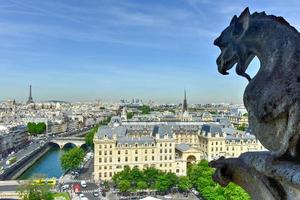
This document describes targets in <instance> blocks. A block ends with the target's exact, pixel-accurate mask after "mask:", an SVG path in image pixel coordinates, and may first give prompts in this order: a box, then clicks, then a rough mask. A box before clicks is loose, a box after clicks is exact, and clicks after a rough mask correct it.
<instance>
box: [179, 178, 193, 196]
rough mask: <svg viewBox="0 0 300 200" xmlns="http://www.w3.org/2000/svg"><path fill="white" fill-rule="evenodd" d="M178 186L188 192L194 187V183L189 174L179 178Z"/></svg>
mask: <svg viewBox="0 0 300 200" xmlns="http://www.w3.org/2000/svg"><path fill="white" fill-rule="evenodd" d="M177 187H178V189H179V190H181V191H183V192H186V191H188V190H189V189H191V188H192V183H191V181H190V179H189V178H188V177H187V176H180V177H179V178H178V183H177Z"/></svg>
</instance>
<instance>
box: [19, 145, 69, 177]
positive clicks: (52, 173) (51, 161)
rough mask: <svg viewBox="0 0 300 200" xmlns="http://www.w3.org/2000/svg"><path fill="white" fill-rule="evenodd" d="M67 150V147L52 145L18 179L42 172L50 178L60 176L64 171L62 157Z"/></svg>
mask: <svg viewBox="0 0 300 200" xmlns="http://www.w3.org/2000/svg"><path fill="white" fill-rule="evenodd" d="M66 150H67V149H66V148H64V149H60V148H59V147H57V146H53V147H51V149H50V150H49V151H48V152H47V153H46V154H45V155H44V156H43V157H42V158H41V159H40V160H38V161H37V162H36V163H35V164H33V165H32V166H31V167H30V168H29V169H28V170H27V171H25V173H24V174H22V175H21V176H20V177H19V178H18V179H23V180H24V179H28V178H30V177H32V176H33V175H35V174H42V175H44V176H46V177H48V178H51V177H56V178H59V177H60V176H61V175H62V174H63V173H64V171H63V169H62V168H61V165H60V157H61V155H62V154H63V153H64V152H65V151H66Z"/></svg>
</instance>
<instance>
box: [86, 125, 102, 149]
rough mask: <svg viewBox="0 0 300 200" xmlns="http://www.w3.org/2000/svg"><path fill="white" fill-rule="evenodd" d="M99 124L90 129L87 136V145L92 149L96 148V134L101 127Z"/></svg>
mask: <svg viewBox="0 0 300 200" xmlns="http://www.w3.org/2000/svg"><path fill="white" fill-rule="evenodd" d="M99 127H100V126H99V124H98V125H97V126H96V127H95V128H93V129H92V130H90V131H89V132H88V133H87V134H86V135H85V136H84V139H85V143H86V144H87V146H89V147H90V148H91V149H94V136H95V134H96V133H97V131H98V129H99Z"/></svg>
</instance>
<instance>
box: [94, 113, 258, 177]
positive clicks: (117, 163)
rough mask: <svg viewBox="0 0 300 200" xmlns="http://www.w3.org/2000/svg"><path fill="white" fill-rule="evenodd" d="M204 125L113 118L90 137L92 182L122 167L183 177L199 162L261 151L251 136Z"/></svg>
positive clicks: (216, 126) (217, 124)
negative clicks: (171, 173)
mask: <svg viewBox="0 0 300 200" xmlns="http://www.w3.org/2000/svg"><path fill="white" fill-rule="evenodd" d="M235 131H236V130H234V129H230V128H224V126H222V125H221V124H219V123H210V124H206V123H205V122H122V121H121V118H119V117H113V118H112V119H111V122H110V123H109V124H108V125H107V126H102V127H100V128H99V130H98V132H97V134H95V137H94V179H95V180H96V181H99V180H110V179H111V178H112V176H113V175H114V174H115V173H117V172H119V171H122V170H123V169H124V167H125V166H129V167H138V168H139V169H145V168H147V167H155V168H157V169H160V170H162V171H164V172H173V173H175V174H177V175H179V176H184V175H186V173H187V172H186V170H187V166H188V165H189V164H191V163H195V162H198V161H200V160H202V159H205V160H208V161H210V160H213V159H216V158H218V157H220V156H225V157H237V156H239V155H240V154H241V153H243V152H246V151H253V150H264V148H263V147H262V145H261V144H260V143H259V141H258V140H256V138H255V137H254V136H253V135H247V134H245V133H243V134H242V132H240V131H238V132H235Z"/></svg>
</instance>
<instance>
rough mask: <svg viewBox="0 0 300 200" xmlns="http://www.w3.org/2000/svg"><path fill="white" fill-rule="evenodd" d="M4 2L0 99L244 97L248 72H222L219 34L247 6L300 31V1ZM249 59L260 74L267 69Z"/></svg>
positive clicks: (213, 99)
mask: <svg viewBox="0 0 300 200" xmlns="http://www.w3.org/2000/svg"><path fill="white" fill-rule="evenodd" d="M268 2H269V1H264V2H262V1H260V0H255V1H251V2H245V1H242V0H238V1H234V2H233V1H226V0H220V1H209V0H174V1H172V2H168V1H139V0H131V1H129V0H124V1H108V0H103V1H96V0H91V1H84V2H79V1H77V2H76V3H75V2H70V1H67V0H53V1H37V0H34V1H32V0H29V1H25V0H19V1H13V0H9V1H2V2H0V11H1V12H0V25H1V29H0V46H1V47H2V48H0V74H1V75H2V77H1V79H0V91H1V92H0V100H1V101H5V100H7V99H16V100H17V101H26V100H27V98H28V93H29V85H30V84H32V85H33V99H34V100H35V101H46V100H53V99H54V100H63V101H72V102H77V101H81V102H83V101H94V100H95V99H101V100H104V101H114V102H117V101H119V100H120V99H128V100H131V99H132V98H140V99H143V100H144V101H146V102H147V101H148V100H153V101H156V102H159V103H176V102H181V101H182V99H183V90H184V88H186V89H187V97H188V103H210V102H226V103H242V99H243V98H242V97H243V91H244V88H245V87H246V85H247V80H246V79H244V78H242V77H239V76H237V75H236V74H235V70H234V69H232V70H231V71H230V75H229V76H223V75H221V74H219V73H218V71H217V66H216V64H215V60H216V58H217V56H218V55H219V53H220V50H219V49H218V48H217V47H216V46H214V45H213V41H214V39H215V38H216V37H217V36H218V35H219V34H220V33H221V31H222V30H224V28H226V27H227V26H228V25H229V22H230V20H231V18H232V16H233V15H235V14H237V15H239V14H240V13H241V11H242V10H244V8H245V7H247V6H249V8H250V12H251V13H253V12H255V11H266V13H267V14H274V15H278V16H283V17H284V18H285V19H286V20H287V21H288V22H289V23H290V24H291V25H292V26H294V27H295V28H297V29H298V30H299V20H298V19H299V17H300V14H299V11H298V9H299V7H300V3H299V2H298V1H296V0H289V1H279V0H275V1H272V3H268ZM258 65H259V62H258V60H255V61H253V62H252V63H251V65H250V66H249V69H248V72H249V74H251V75H252V76H253V75H254V74H255V72H256V71H257V69H258Z"/></svg>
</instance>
